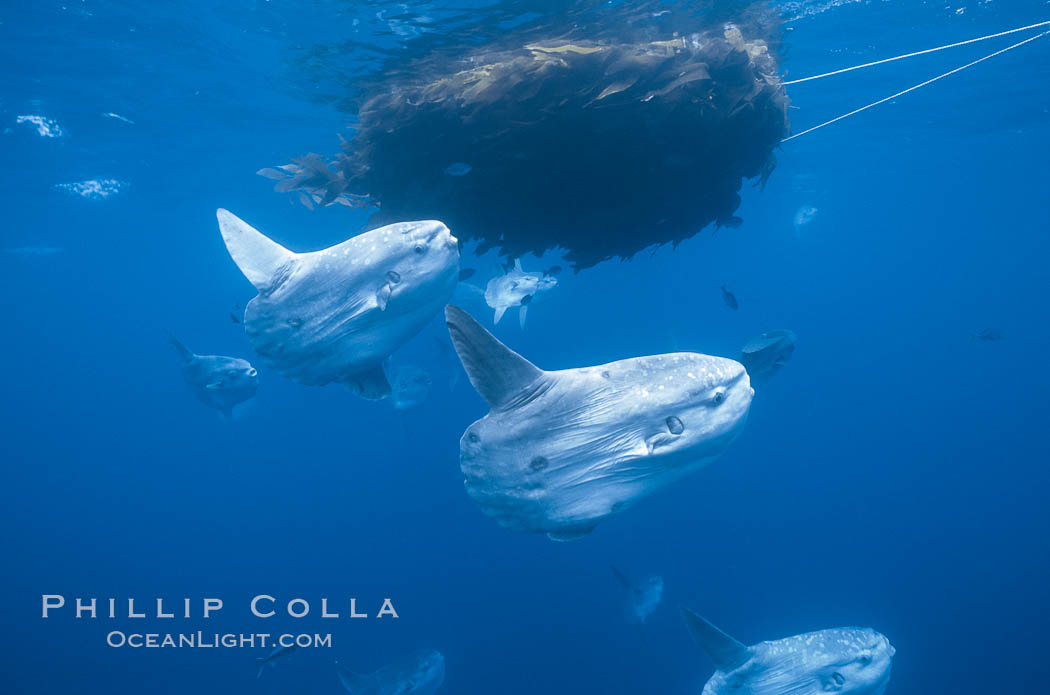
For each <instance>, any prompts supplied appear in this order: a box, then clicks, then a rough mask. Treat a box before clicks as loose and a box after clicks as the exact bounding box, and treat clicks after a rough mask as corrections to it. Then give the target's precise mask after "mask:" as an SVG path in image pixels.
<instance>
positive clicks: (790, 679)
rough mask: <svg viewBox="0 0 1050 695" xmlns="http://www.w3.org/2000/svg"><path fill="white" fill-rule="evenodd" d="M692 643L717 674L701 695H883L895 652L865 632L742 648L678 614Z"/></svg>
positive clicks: (849, 630) (811, 635) (692, 616)
mask: <svg viewBox="0 0 1050 695" xmlns="http://www.w3.org/2000/svg"><path fill="white" fill-rule="evenodd" d="M682 616H683V617H684V618H685V622H686V626H687V627H688V628H689V632H690V633H691V634H692V635H693V639H694V640H696V643H697V644H699V645H700V646H701V647H702V648H703V649H704V651H706V652H707V653H708V655H709V656H710V657H711V660H712V661H714V662H715V667H716V668H717V670H716V671H715V674H714V675H713V676H711V680H709V681H707V685H705V686H704V690H703V693H702V695H742V694H743V693H747V695H823V694H824V693H841V694H842V695H882V694H883V693H885V692H886V686H887V685H888V684H889V682H890V671H891V668H892V665H893V654H894V649H893V647H892V646H891V645H890V642H889V640H887V639H886V638H885V637H883V636H882V635H880V634H879V633H878V632H875V631H874V630H872V629H871V628H866V627H863V628H861V627H843V628H835V629H830V630H818V631H817V632H808V633H806V634H804V635H795V636H794V637H785V638H784V639H779V640H773V641H772V642H759V643H758V644H755V645H753V646H750V647H747V646H744V645H743V644H742V643H740V642H738V641H737V640H735V639H733V638H732V637H730V636H729V635H727V634H726V633H724V632H722V631H721V630H719V629H718V628H717V627H715V626H714V625H712V624H711V623H709V622H707V621H706V620H705V619H704V618H702V617H700V616H699V615H697V614H696V613H693V612H692V611H690V610H688V609H682Z"/></svg>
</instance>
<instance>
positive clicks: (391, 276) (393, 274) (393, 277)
mask: <svg viewBox="0 0 1050 695" xmlns="http://www.w3.org/2000/svg"><path fill="white" fill-rule="evenodd" d="M386 279H387V280H389V281H390V282H392V283H394V284H395V285H396V284H397V283H399V282H401V273H399V272H397V271H396V270H388V271H387V274H386Z"/></svg>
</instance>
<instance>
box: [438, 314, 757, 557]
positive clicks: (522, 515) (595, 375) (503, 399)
mask: <svg viewBox="0 0 1050 695" xmlns="http://www.w3.org/2000/svg"><path fill="white" fill-rule="evenodd" d="M445 320H446V322H447V323H448V328H449V334H450V335H451V336H452V344H453V345H454V346H455V348H456V352H457V353H458V355H459V358H460V361H461V362H462V363H463V367H464V369H465V370H466V372H467V376H468V377H469V378H470V383H471V384H473V386H474V388H475V389H476V390H477V392H478V393H479V394H480V395H481V397H482V398H484V399H485V401H486V402H487V403H488V404H489V407H490V409H491V410H490V411H489V413H488V414H487V415H486V416H485V417H483V418H482V419H480V420H478V421H477V422H475V423H474V424H472V425H471V426H470V427H468V428H467V431H466V432H464V433H463V437H462V438H461V439H460V442H459V460H460V468H461V469H462V471H463V475H464V476H465V478H466V480H465V483H466V488H467V492H468V493H469V494H470V496H471V497H472V498H473V499H474V501H475V502H477V503H478V504H479V505H480V506H481V509H482V511H484V512H485V513H486V514H487V515H489V516H491V517H493V518H494V519H496V521H498V522H499V523H500V524H502V525H503V526H506V527H508V528H511V529H514V530H517V531H525V532H532V533H546V534H547V535H548V536H549V537H550V538H552V539H554V540H559V541H561V540H573V539H576V538H580V537H582V536H585V535H587V534H588V533H590V532H591V531H593V530H594V528H595V526H596V525H597V524H598V523H599V522H600V521H602V520H603V519H605V518H607V517H610V516H612V515H614V514H618V513H620V512H622V511H623V510H625V509H627V508H628V507H630V506H631V505H633V504H634V503H635V502H637V501H638V500H639V499H641V498H643V497H645V496H646V495H649V494H651V493H653V492H655V491H657V490H659V489H661V488H663V487H666V486H667V485H669V484H671V483H673V482H675V481H677V480H680V479H681V478H683V477H684V476H686V475H688V474H689V473H692V472H693V471H695V470H697V469H699V468H703V467H704V466H706V465H707V464H709V463H711V462H712V461H714V460H715V459H717V458H718V457H719V456H720V455H721V454H722V453H723V452H724V451H725V449H726V448H727V447H728V446H729V445H730V444H731V443H732V442H733V440H734V439H736V437H737V435H739V434H740V432H741V430H742V429H743V426H744V422H745V421H746V419H747V412H748V408H749V407H750V405H751V397H752V396H753V395H754V391H753V390H752V389H751V384H750V380H749V379H748V376H747V372H746V371H745V370H744V367H743V366H742V365H741V364H740V363H739V362H734V361H733V360H729V359H725V358H722V357H709V356H707V355H699V354H695V353H687V352H679V353H671V354H666V355H654V356H650V357H635V358H631V359H625V360H620V361H618V362H611V363H609V364H604V365H599V366H596V367H583V368H578V369H565V370H560V371H553V372H547V371H544V370H542V369H540V368H538V367H536V366H535V365H533V364H532V363H530V362H529V361H528V360H526V359H525V358H523V357H522V356H521V355H518V354H517V353H515V352H513V351H512V350H510V349H509V348H508V347H506V346H505V345H503V343H501V342H499V341H498V340H496V338H495V337H494V336H492V334H490V333H489V332H488V331H486V330H485V329H484V328H482V327H481V325H480V324H479V323H478V322H477V321H475V320H474V319H473V318H471V317H470V316H469V315H468V314H467V313H466V312H464V311H463V310H462V309H459V308H458V307H454V306H449V307H447V308H446V309H445Z"/></svg>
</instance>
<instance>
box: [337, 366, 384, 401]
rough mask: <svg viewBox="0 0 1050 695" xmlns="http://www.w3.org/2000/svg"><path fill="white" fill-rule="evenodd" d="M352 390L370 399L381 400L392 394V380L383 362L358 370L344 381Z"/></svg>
mask: <svg viewBox="0 0 1050 695" xmlns="http://www.w3.org/2000/svg"><path fill="white" fill-rule="evenodd" d="M344 383H345V384H346V386H347V388H349V389H350V390H351V391H353V392H354V393H356V394H357V395H358V396H360V397H361V398H364V399H365V400H369V401H381V400H383V399H384V398H386V397H387V396H389V395H390V381H389V380H388V379H387V378H386V371H385V370H384V369H383V365H382V364H377V365H376V366H374V367H372V368H371V369H366V370H365V371H363V372H358V373H357V374H354V375H353V376H351V377H349V378H347V379H346V381H345V382H344Z"/></svg>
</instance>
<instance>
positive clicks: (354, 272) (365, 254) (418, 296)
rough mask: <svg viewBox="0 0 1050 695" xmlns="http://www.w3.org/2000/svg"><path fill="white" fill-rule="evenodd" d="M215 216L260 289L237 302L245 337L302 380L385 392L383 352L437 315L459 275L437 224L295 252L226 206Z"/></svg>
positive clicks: (451, 246)
mask: <svg viewBox="0 0 1050 695" xmlns="http://www.w3.org/2000/svg"><path fill="white" fill-rule="evenodd" d="M218 218H219V229H220V231H221V232H222V238H223V241H225V242H226V248H227V249H228V250H229V252H230V255H231V256H232V257H233V260H234V262H235V263H236V264H237V266H238V267H239V268H240V269H241V272H243V273H244V275H245V277H247V278H248V281H249V282H251V283H252V284H253V285H254V286H255V288H256V289H257V290H259V294H258V296H256V297H255V298H254V299H252V300H251V301H250V302H249V303H248V306H247V307H245V310H244V331H245V333H246V334H247V335H248V339H249V340H251V343H252V346H253V347H254V348H255V351H256V352H258V353H259V354H260V355H261V356H262V358H263V360H264V361H265V362H266V364H268V365H270V366H271V367H272V368H273V369H275V370H276V371H278V372H280V373H281V374H283V375H284V376H286V377H289V378H290V379H294V380H296V381H298V382H300V383H303V384H307V385H311V386H322V385H324V384H328V383H331V382H338V383H342V384H346V385H347V386H348V387H350V389H351V390H353V391H354V392H356V393H358V394H359V395H361V396H363V397H365V398H369V399H379V398H385V397H386V396H388V395H389V394H390V384H389V383H388V382H387V378H386V376H385V374H384V373H383V360H385V359H386V358H387V357H389V356H390V354H391V353H393V352H394V351H395V350H397V349H398V348H400V347H401V346H402V345H404V344H405V342H407V341H408V340H409V339H410V338H411V337H413V336H414V335H415V334H416V333H418V332H419V331H420V329H422V328H423V326H424V325H425V324H426V323H427V322H428V321H429V320H430V319H431V318H433V316H434V315H435V314H437V313H438V311H439V310H440V309H441V307H442V306H443V305H444V304H445V302H446V301H448V299H449V297H451V296H452V292H453V290H454V289H455V287H456V282H457V281H458V279H459V248H458V245H457V242H456V238H455V237H454V236H452V234H450V233H449V230H448V228H447V227H446V226H445V225H443V224H442V223H441V222H436V221H432V220H428V221H423V222H399V223H397V224H391V225H388V226H386V227H381V228H379V229H374V230H372V231H370V232H366V233H364V234H361V235H359V236H356V237H353V238H351V239H348V240H346V241H344V242H343V243H341V244H337V245H336V246H332V247H330V248H327V249H323V250H321V251H314V252H311V253H293V252H292V251H289V250H288V249H286V248H284V247H283V246H281V245H280V244H278V243H277V242H275V241H273V240H271V239H269V238H267V237H266V236H264V235H263V234H262V233H260V232H259V231H258V230H256V229H254V228H252V227H251V226H249V225H248V224H247V223H245V222H244V221H243V220H241V219H239V218H237V217H236V216H235V215H233V214H232V213H230V212H228V211H227V210H222V209H220V210H219V211H218Z"/></svg>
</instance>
